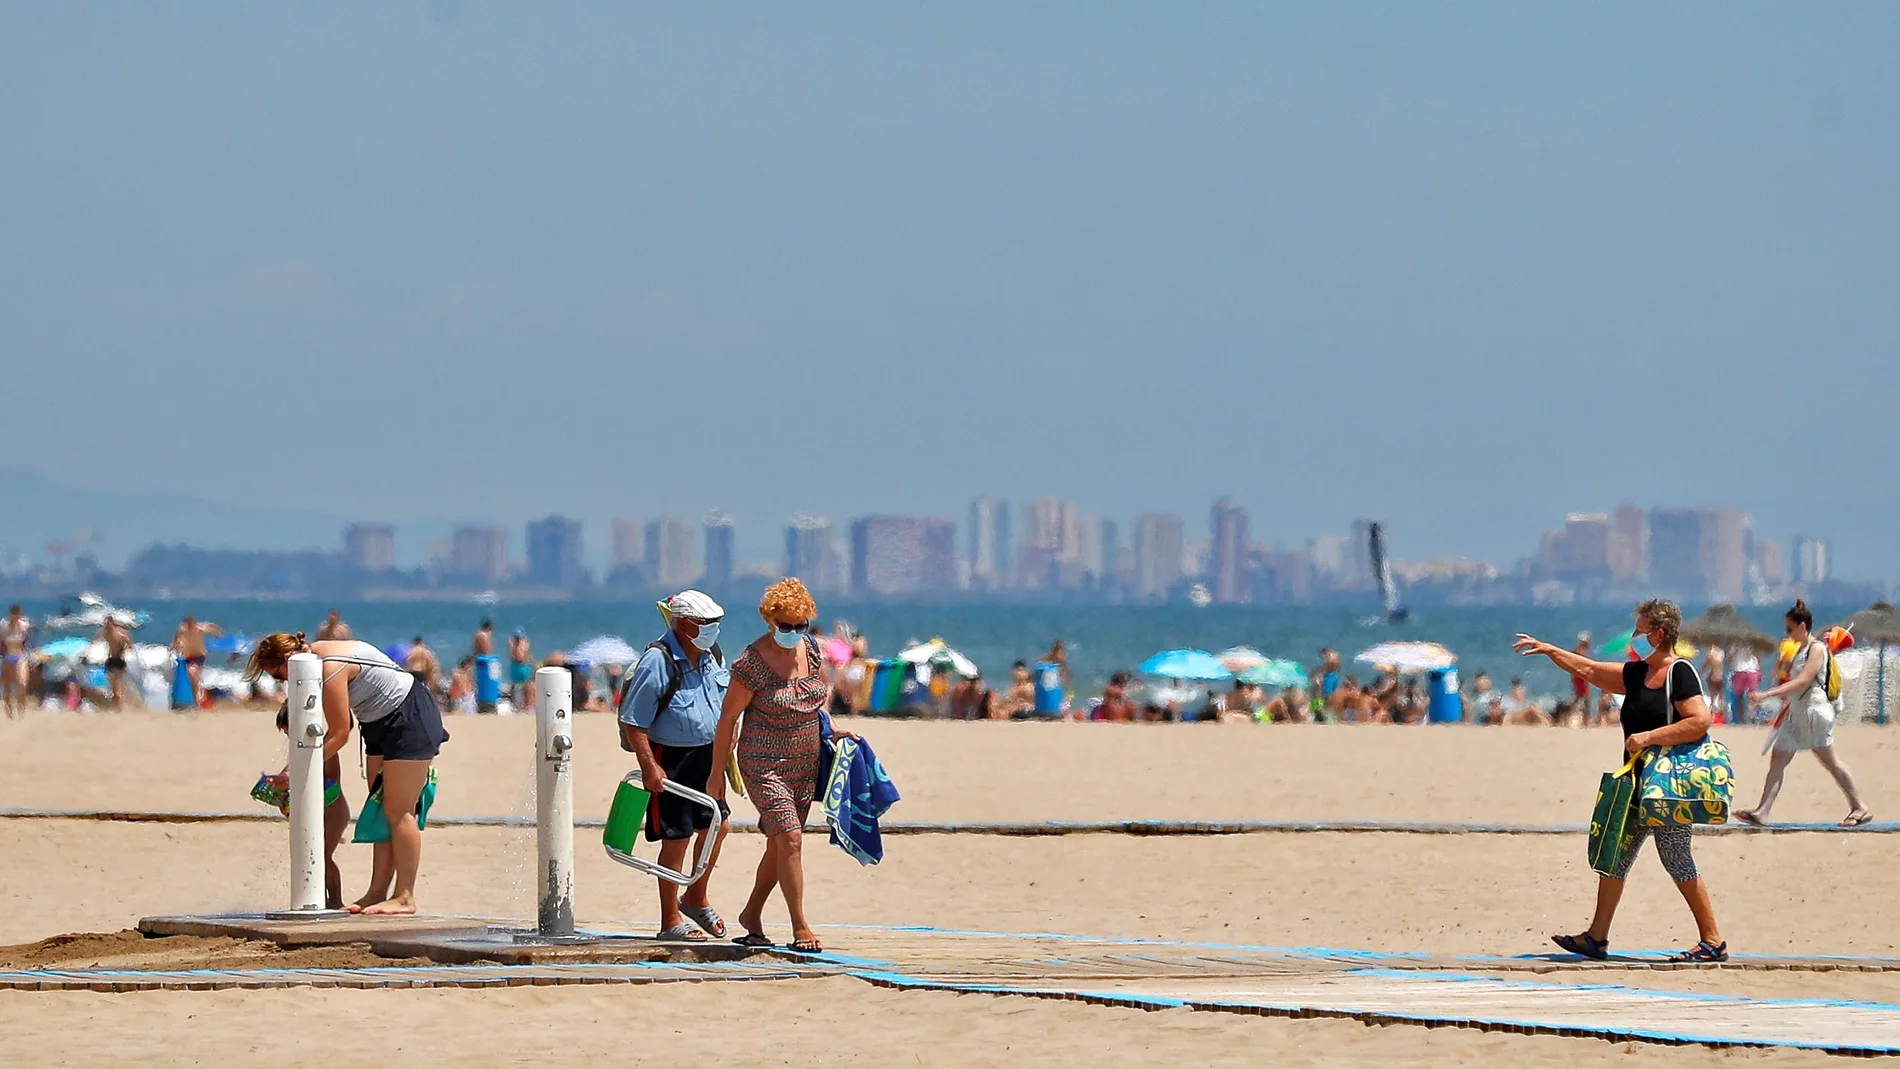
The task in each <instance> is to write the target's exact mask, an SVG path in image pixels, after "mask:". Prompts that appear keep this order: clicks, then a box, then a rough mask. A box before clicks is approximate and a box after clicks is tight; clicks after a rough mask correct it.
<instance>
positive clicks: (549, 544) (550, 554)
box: [528, 516, 587, 590]
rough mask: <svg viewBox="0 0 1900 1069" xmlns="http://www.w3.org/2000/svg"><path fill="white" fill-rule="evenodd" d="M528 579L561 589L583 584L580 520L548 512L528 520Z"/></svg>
mask: <svg viewBox="0 0 1900 1069" xmlns="http://www.w3.org/2000/svg"><path fill="white" fill-rule="evenodd" d="M528 582H530V583H534V584H536V585H537V586H552V587H560V588H561V589H563V590H573V589H575V588H576V587H583V586H586V585H587V566H586V564H585V563H584V558H583V554H582V552H581V521H579V520H575V519H569V518H568V517H566V516H549V517H547V518H546V519H541V520H536V521H534V522H532V523H530V524H528Z"/></svg>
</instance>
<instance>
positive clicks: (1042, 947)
mask: <svg viewBox="0 0 1900 1069" xmlns="http://www.w3.org/2000/svg"><path fill="white" fill-rule="evenodd" d="M435 923H436V924H437V925H439V926H440V928H441V929H442V930H443V931H444V932H445V933H448V934H449V935H450V937H454V933H455V932H456V930H457V929H456V924H457V923H460V924H464V925H466V924H468V923H474V924H476V925H483V924H496V925H506V924H508V923H509V922H506V921H493V922H491V921H487V920H484V919H481V918H441V919H439V920H438V921H437V922H435ZM161 927H162V925H161ZM825 931H826V936H827V942H829V943H831V944H832V946H833V951H832V952H831V953H827V954H822V955H814V956H811V957H800V958H797V959H794V960H784V959H779V960H773V959H757V958H755V959H753V960H749V961H726V962H711V961H695V960H690V959H686V960H681V958H684V957H685V956H684V955H681V956H678V957H676V958H675V960H670V961H645V962H625V961H622V962H593V963H579V962H564V961H542V962H537V963H534V964H513V965H511V964H454V965H438V966H422V967H417V966H407V965H405V966H400V967H397V966H390V967H375V968H328V969H325V968H286V969H270V968H247V969H189V968H174V969H153V970H142V969H94V968H51V969H35V970H12V971H0V989H10V990H29V991H47V992H57V991H73V990H84V991H112V992H119V991H127V992H130V991H148V990H218V989H225V988H276V987H329V988H358V989H378V988H459V989H479V988H489V987H521V986H560V985H570V984H649V983H682V982H692V983H706V982H720V981H734V980H796V979H800V978H808V977H816V976H852V977H856V978H858V979H861V980H864V981H866V982H869V983H873V984H877V985H880V986H883V987H887V988H893V989H899V990H939V991H956V992H966V993H973V994H974V993H982V994H991V995H998V996H1022V997H1029V998H1044V999H1061V1000H1070V1001H1082V1002H1088V1003H1092V1004H1097V1005H1103V1006H1117V1007H1132V1008H1138V1009H1144V1010H1161V1009H1191V1010H1199V1011H1204V1012H1216V1013H1237V1014H1247V1015H1259V1016H1279V1017H1335V1018H1348V1019H1353V1020H1360V1021H1365V1022H1368V1023H1379V1024H1411V1025H1420V1026H1425V1027H1460V1028H1474V1029H1481V1030H1487V1031H1502V1032H1513V1033H1526V1034H1548V1035H1558V1036H1591V1037H1596V1038H1601V1039H1611V1040H1633V1041H1642V1042H1652V1043H1677V1044H1682V1043H1694V1044H1705V1045H1709V1046H1716V1047H1731V1046H1748V1047H1754V1046H1765V1047H1795V1048H1803V1049H1812V1050H1821V1051H1828V1052H1832V1053H1841V1054H1900V1005H1895V1004H1890V1003H1883V1002H1878V1001H1861V1000H1853V999H1806V998H1800V999H1785V998H1760V997H1751V996H1748V995H1744V994H1737V993H1708V992H1694V993H1692V992H1687V991H1679V990H1660V989H1654V988H1650V987H1645V986H1644V985H1643V978H1644V977H1646V976H1648V975H1650V973H1649V972H1648V971H1647V970H1650V969H1674V968H1680V966H1674V965H1670V964H1668V963H1666V962H1664V961H1662V959H1661V957H1660V956H1659V955H1658V956H1656V957H1635V958H1626V959H1623V960H1620V961H1612V962H1607V963H1601V964H1599V963H1585V962H1580V961H1578V960H1577V959H1574V958H1571V957H1567V956H1563V955H1531V956H1524V957H1496V956H1481V955H1478V956H1459V957H1435V956H1432V955H1427V954H1419V953H1391V952H1379V951H1367V950H1354V949H1349V948H1331V947H1267V946H1245V945H1230V944H1221V943H1190V942H1170V941H1166V940H1147V939H1134V938H1120V937H1113V936H1088V935H1073V934H1067V933H1060V932H1039V933H1038V932H1025V933H1012V932H984V931H959V930H946V929H938V928H930V927H921V926H919V927H888V926H875V925H833V926H826V927H825ZM595 933H596V934H599V935H601V936H603V937H605V938H607V939H610V940H612V939H625V938H626V937H627V935H628V934H629V933H627V932H625V931H621V930H617V929H615V928H613V927H611V926H608V927H603V928H596V929H595ZM337 934H338V935H339V936H341V935H344V934H350V933H344V932H342V931H339V932H338V933H337ZM289 941H290V942H305V941H307V940H306V939H305V938H304V937H303V936H301V935H300V936H298V937H297V938H296V939H292V940H289ZM372 945H373V943H372ZM1702 968H1703V969H1705V970H1706V971H1707V972H1708V973H1709V974H1710V975H1711V977H1712V978H1713V977H1716V976H1723V975H1731V974H1733V975H1736V976H1737V982H1741V981H1745V980H1746V979H1747V974H1751V973H1759V972H1768V971H1783V970H1814V971H1842V972H1845V971H1854V972H1880V973H1884V972H1891V971H1900V959H1893V958H1851V957H1830V956H1815V957H1779V956H1755V957H1741V958H1738V959H1737V960H1735V961H1732V962H1730V963H1728V964H1727V965H1724V966H1719V967H1702ZM1559 969H1561V970H1564V971H1565V972H1566V973H1567V974H1573V975H1572V976H1571V978H1570V979H1567V980H1556V979H1545V978H1543V977H1542V976H1541V975H1540V974H1542V973H1547V972H1553V971H1556V970H1559ZM1579 970H1587V971H1591V972H1600V973H1601V975H1602V976H1603V978H1604V979H1605V980H1606V981H1614V982H1592V980H1578V979H1576V978H1575V977H1574V973H1575V972H1577V971H1579ZM1592 979H1593V978H1592ZM1870 979H1871V978H1870ZM1756 983H1757V985H1759V984H1760V983H1762V981H1756ZM1729 986H1735V985H1734V984H1730V985H1729Z"/></svg>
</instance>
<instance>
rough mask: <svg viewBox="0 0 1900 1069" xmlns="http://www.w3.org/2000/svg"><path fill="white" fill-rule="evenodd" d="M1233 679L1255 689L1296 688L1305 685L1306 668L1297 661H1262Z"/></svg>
mask: <svg viewBox="0 0 1900 1069" xmlns="http://www.w3.org/2000/svg"><path fill="white" fill-rule="evenodd" d="M1234 678H1235V679H1238V680H1240V681H1241V682H1242V683H1246V684H1248V685H1250V686H1256V687H1281V688H1284V687H1298V686H1304V685H1305V684H1306V668H1305V666H1303V665H1301V664H1300V662H1298V661H1277V660H1276V661H1263V662H1261V663H1260V664H1257V665H1254V666H1253V667H1252V668H1248V669H1246V670H1244V671H1242V672H1239V673H1237V674H1235V676H1234Z"/></svg>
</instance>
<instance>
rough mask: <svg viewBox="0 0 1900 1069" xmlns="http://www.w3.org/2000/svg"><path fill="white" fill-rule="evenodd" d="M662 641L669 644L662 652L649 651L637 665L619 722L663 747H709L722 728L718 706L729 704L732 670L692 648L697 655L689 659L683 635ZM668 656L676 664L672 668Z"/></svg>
mask: <svg viewBox="0 0 1900 1069" xmlns="http://www.w3.org/2000/svg"><path fill="white" fill-rule="evenodd" d="M662 641H664V642H665V644H666V651H665V652H664V653H662V652H661V651H659V650H647V651H646V652H644V653H642V654H641V655H640V662H639V663H638V664H636V665H634V666H633V679H632V681H631V682H629V683H628V684H627V697H626V700H625V701H623V702H622V703H621V705H620V722H621V723H623V724H627V725H629V726H632V727H637V728H639V729H640V730H642V731H644V732H646V733H647V738H648V739H649V740H651V741H653V742H656V743H659V744H660V745H661V746H706V745H710V744H711V743H712V741H713V735H714V734H715V733H716V732H717V731H718V730H719V707H720V706H721V705H723V704H725V701H726V686H727V685H728V684H729V683H731V682H732V670H731V669H729V668H727V667H726V666H725V665H722V664H719V663H718V662H716V661H714V660H713V656H712V654H710V653H700V652H699V651H698V650H697V649H695V650H693V653H694V654H695V655H696V657H695V658H694V659H693V660H690V661H689V660H688V659H687V657H686V651H685V650H683V649H681V648H680V640H679V636H677V635H675V634H673V632H671V631H668V632H667V633H666V638H665V639H664V640H662ZM669 658H670V659H671V660H672V662H673V663H672V664H671V665H670V666H669V665H668V664H667V661H668V659H669ZM675 673H677V674H678V677H679V681H680V686H679V690H678V691H677V692H675V693H674V695H673V700H672V701H671V702H670V703H668V704H667V707H666V708H665V709H661V708H659V704H660V694H661V692H663V691H664V690H665V689H666V681H667V679H668V678H669V677H670V676H672V675H673V674H675Z"/></svg>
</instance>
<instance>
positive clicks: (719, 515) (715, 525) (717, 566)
mask: <svg viewBox="0 0 1900 1069" xmlns="http://www.w3.org/2000/svg"><path fill="white" fill-rule="evenodd" d="M705 526H706V574H705V575H704V576H703V577H702V578H701V579H700V582H702V583H703V584H705V585H706V586H708V587H712V588H713V589H715V590H717V589H723V588H725V587H728V586H731V585H732V575H733V567H734V565H733V557H732V536H733V523H732V517H730V516H728V515H726V514H725V513H723V512H720V511H718V510H714V511H712V512H708V513H707V514H706V523H705Z"/></svg>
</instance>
